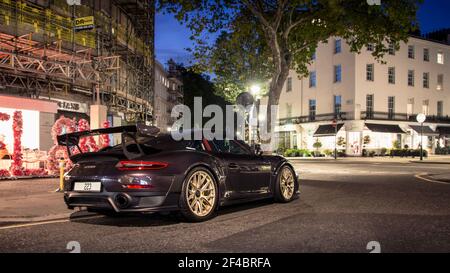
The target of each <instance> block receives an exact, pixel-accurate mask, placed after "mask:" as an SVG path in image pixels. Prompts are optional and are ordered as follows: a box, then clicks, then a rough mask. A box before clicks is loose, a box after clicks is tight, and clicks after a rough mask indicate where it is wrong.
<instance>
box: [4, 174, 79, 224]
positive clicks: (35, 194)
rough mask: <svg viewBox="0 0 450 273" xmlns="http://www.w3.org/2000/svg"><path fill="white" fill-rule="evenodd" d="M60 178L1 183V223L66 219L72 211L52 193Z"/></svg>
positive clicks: (55, 193) (5, 181)
mask: <svg viewBox="0 0 450 273" xmlns="http://www.w3.org/2000/svg"><path fill="white" fill-rule="evenodd" d="M58 183H59V179H57V178H47V179H21V180H3V181H0V222H8V223H11V222H14V223H24V222H37V221H47V220H56V219H66V218H68V217H69V216H70V215H71V214H72V213H73V212H74V211H72V210H68V209H67V207H66V205H65V204H64V200H63V194H62V193H59V192H55V190H56V189H57V188H58Z"/></svg>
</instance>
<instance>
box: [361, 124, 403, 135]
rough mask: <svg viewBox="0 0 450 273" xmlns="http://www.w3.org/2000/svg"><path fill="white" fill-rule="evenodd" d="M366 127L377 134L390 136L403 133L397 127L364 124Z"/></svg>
mask: <svg viewBox="0 0 450 273" xmlns="http://www.w3.org/2000/svg"><path fill="white" fill-rule="evenodd" d="M366 126H367V128H368V129H369V130H370V131H372V132H377V133H391V134H404V133H405V132H404V131H403V130H402V129H401V128H400V127H399V126H398V125H392V124H375V123H366Z"/></svg>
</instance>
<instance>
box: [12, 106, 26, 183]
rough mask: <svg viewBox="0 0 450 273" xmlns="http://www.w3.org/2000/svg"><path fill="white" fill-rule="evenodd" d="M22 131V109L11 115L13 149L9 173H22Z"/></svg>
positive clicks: (16, 174) (17, 174)
mask: <svg viewBox="0 0 450 273" xmlns="http://www.w3.org/2000/svg"><path fill="white" fill-rule="evenodd" d="M22 133H23V119H22V111H15V112H14V115H13V136H14V151H13V154H12V160H13V161H12V163H11V169H10V170H11V174H12V175H15V176H21V175H23V171H24V168H23V166H22V165H23V161H22Z"/></svg>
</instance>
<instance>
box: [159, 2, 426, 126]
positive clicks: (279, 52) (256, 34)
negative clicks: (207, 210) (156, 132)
mask: <svg viewBox="0 0 450 273" xmlns="http://www.w3.org/2000/svg"><path fill="white" fill-rule="evenodd" d="M420 2H421V0H383V1H381V4H380V5H369V4H368V3H367V1H362V0H241V1H239V0H195V1H192V0H160V1H159V2H158V9H159V10H163V11H167V12H171V13H174V14H175V17H176V18H177V19H178V20H179V21H180V22H184V23H186V24H187V26H188V27H189V28H190V29H191V30H192V34H193V35H192V39H193V40H194V41H196V46H195V48H194V49H193V52H194V57H195V58H196V59H197V60H198V61H199V67H201V68H203V69H210V70H212V71H213V72H216V73H217V72H220V71H221V70H222V69H225V70H228V69H232V71H231V72H230V73H229V74H225V76H227V77H226V78H225V79H233V77H235V76H236V74H238V75H239V74H240V73H243V72H245V71H246V70H247V69H248V68H249V67H250V68H251V70H252V71H261V72H264V73H260V75H261V76H262V77H266V76H267V78H264V79H263V80H268V81H269V87H268V95H269V99H268V106H269V107H268V109H267V113H268V114H267V122H268V124H270V122H271V115H270V111H271V107H270V106H271V105H277V104H278V102H279V98H280V94H281V90H282V88H283V85H284V83H285V81H286V79H287V77H288V74H289V70H290V69H295V70H296V72H297V73H298V74H299V75H300V76H304V75H307V73H308V71H307V64H308V63H310V62H311V59H312V56H313V54H314V52H315V49H316V47H317V45H318V43H320V42H326V41H327V39H328V38H329V37H331V36H339V37H342V38H343V39H344V40H345V41H346V42H347V43H348V44H349V45H350V48H351V50H352V51H354V52H358V51H360V49H361V48H362V47H363V46H365V45H368V44H372V45H373V46H374V49H375V50H374V51H373V53H372V54H373V56H374V57H375V58H376V59H378V60H380V59H381V58H382V57H383V56H384V54H385V53H386V52H387V51H388V44H391V43H392V44H394V45H395V46H396V48H397V49H398V48H399V43H400V41H407V39H408V34H409V32H411V31H412V30H415V29H416V25H417V22H416V11H417V8H418V5H419V4H420ZM220 31H224V32H225V33H226V34H224V35H223V36H222V35H219V37H218V38H219V39H218V42H219V43H217V42H216V43H215V44H214V45H215V46H216V47H214V46H210V44H209V42H210V39H211V36H213V38H214V33H219V32H220ZM211 34H213V35H211ZM224 36H225V37H224ZM220 39H225V41H226V43H220ZM240 41H246V42H247V44H249V45H251V46H252V47H256V48H250V49H249V48H246V47H245V46H242V44H241V43H240ZM218 45H219V46H218ZM217 46H218V47H217ZM245 52H251V55H246V54H242V53H245ZM215 54H219V56H221V57H222V59H227V63H223V62H220V61H217V58H214V55H215ZM216 56H217V55H216ZM238 56H243V59H239V58H237V57H238ZM242 63H244V65H239V64H242ZM223 65H227V67H223ZM231 65H235V66H231ZM228 66H230V67H228ZM224 73H225V72H224ZM248 76H250V75H245V76H244V77H248ZM247 80H251V79H247ZM225 82H226V81H225ZM236 82H237V86H239V85H242V83H243V82H244V83H245V82H246V80H242V79H240V78H237V79H236ZM236 82H234V83H236ZM224 91H226V89H224ZM269 128H270V126H269Z"/></svg>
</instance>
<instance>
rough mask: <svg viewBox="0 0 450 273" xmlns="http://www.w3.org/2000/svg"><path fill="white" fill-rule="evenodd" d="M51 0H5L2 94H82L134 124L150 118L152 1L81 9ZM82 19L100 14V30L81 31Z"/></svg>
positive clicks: (1, 1)
mask: <svg viewBox="0 0 450 273" xmlns="http://www.w3.org/2000/svg"><path fill="white" fill-rule="evenodd" d="M47 2H48V4H47V5H46V6H40V5H35V4H32V3H30V2H28V1H11V0H0V26H1V27H0V91H2V89H6V88H8V89H11V90H14V91H15V92H17V93H18V94H20V95H23V96H28V97H40V96H48V97H53V96H55V95H56V96H64V95H68V94H77V95H82V96H86V97H88V98H89V99H92V100H97V99H98V100H99V101H100V102H101V103H102V104H105V105H107V106H108V108H109V110H110V111H111V112H122V113H124V114H125V118H126V120H127V121H136V120H146V121H147V120H151V117H152V109H153V105H152V103H153V89H154V84H153V82H154V73H153V66H154V54H153V51H154V48H153V36H154V29H153V22H154V2H153V0H112V1H102V2H104V3H105V2H106V3H107V4H106V5H104V6H102V7H100V8H98V7H95V5H96V1H89V0H88V1H83V3H85V4H86V5H82V6H68V4H67V3H66V1H65V0H53V1H47ZM89 2H91V3H90V4H91V5H90V4H89ZM98 2H100V1H98ZM105 6H106V7H109V10H110V11H111V10H113V9H114V11H115V14H116V15H115V16H113V14H112V12H109V14H108V13H107V12H105V11H104V8H105ZM117 13H120V16H117ZM83 16H94V21H95V28H94V29H92V30H87V31H79V32H76V31H75V30H74V27H73V26H74V20H75V19H76V18H79V17H83ZM123 16H125V18H126V20H124V19H123V18H122V17H123ZM96 90H99V92H96ZM97 94H98V95H99V96H98V97H97Z"/></svg>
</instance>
